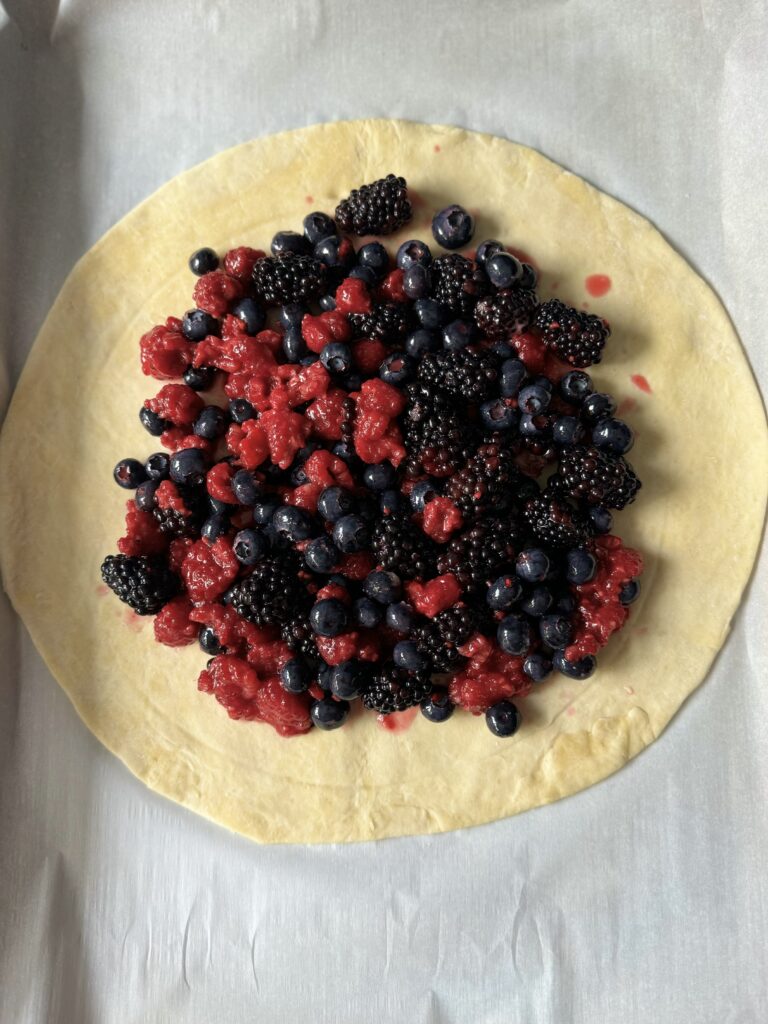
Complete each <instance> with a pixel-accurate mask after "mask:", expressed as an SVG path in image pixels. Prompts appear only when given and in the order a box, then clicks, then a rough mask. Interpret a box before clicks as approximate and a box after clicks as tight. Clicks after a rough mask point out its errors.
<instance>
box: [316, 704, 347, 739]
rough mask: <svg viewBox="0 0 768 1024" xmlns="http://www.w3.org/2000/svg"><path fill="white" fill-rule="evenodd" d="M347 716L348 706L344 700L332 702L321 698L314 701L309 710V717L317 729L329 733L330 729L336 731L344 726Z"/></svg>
mask: <svg viewBox="0 0 768 1024" xmlns="http://www.w3.org/2000/svg"><path fill="white" fill-rule="evenodd" d="M348 715H349V704H348V703H347V701H345V700H333V699H332V698H331V697H323V699H322V700H316V701H315V703H314V704H313V705H312V707H311V708H310V709H309V717H310V718H311V719H312V721H313V723H314V724H315V725H316V726H317V728H318V729H322V730H323V731H324V732H329V731H330V730H331V729H338V728H339V726H342V725H344V723H345V722H346V720H347V717H348Z"/></svg>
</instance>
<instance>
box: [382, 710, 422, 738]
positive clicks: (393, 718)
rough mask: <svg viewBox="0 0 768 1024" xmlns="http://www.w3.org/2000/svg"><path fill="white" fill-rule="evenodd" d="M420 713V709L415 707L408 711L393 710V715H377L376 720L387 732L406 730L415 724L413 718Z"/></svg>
mask: <svg viewBox="0 0 768 1024" xmlns="http://www.w3.org/2000/svg"><path fill="white" fill-rule="evenodd" d="M418 713H419V709H418V708H417V707H413V708H408V709H407V710H406V711H393V712H392V714H391V715H377V716H376V721H377V722H378V723H379V725H380V726H381V728H382V729H386V730H387V732H405V731H406V730H407V729H410V727H411V726H412V725H413V720H414V718H415V717H416V715H418Z"/></svg>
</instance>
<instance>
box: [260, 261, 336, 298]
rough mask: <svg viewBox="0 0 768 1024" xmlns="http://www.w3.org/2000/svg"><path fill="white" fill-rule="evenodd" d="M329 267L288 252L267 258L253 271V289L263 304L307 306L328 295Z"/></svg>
mask: <svg viewBox="0 0 768 1024" xmlns="http://www.w3.org/2000/svg"><path fill="white" fill-rule="evenodd" d="M325 274H326V272H325V267H324V265H323V264H322V263H321V262H320V261H319V260H316V259H314V258H313V257H312V256H302V255H298V254H296V253H293V252H286V253H285V254H284V255H282V256H266V257H264V259H261V260H258V261H257V262H256V264H255V266H254V268H253V287H254V290H255V292H256V295H257V297H258V298H259V299H261V301H262V302H265V303H267V304H269V305H273V306H275V305H279V306H284V305H286V304H287V303H289V302H307V301H308V300H309V299H315V298H317V297H318V296H320V295H323V294H324V293H325V291H326V281H325Z"/></svg>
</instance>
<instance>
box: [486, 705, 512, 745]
mask: <svg viewBox="0 0 768 1024" xmlns="http://www.w3.org/2000/svg"><path fill="white" fill-rule="evenodd" d="M485 724H486V725H487V726H488V728H489V729H490V730H491V732H492V733H493V735H494V736H501V737H504V738H506V737H507V736H514V735H515V733H516V732H517V730H518V729H519V728H520V712H519V711H518V710H517V708H516V707H515V705H514V704H513V703H512V701H511V700H500V701H499V703H498V704H494V705H493V706H492V707H490V708H488V710H487V711H486V712H485Z"/></svg>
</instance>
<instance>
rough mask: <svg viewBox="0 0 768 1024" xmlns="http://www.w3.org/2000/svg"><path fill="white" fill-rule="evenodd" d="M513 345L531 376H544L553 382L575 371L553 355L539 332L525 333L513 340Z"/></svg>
mask: <svg viewBox="0 0 768 1024" xmlns="http://www.w3.org/2000/svg"><path fill="white" fill-rule="evenodd" d="M512 344H513V345H514V346H515V348H516V349H517V354H518V356H519V357H520V359H522V361H523V362H524V363H525V366H526V369H527V370H528V372H529V373H531V374H542V375H543V376H546V377H549V379H550V380H552V381H559V380H561V379H562V378H563V377H564V376H565V375H566V373H569V372H570V371H571V370H572V369H573V367H572V366H569V365H568V364H567V363H563V362H561V361H560V360H559V359H558V358H557V356H555V355H553V353H552V350H551V349H549V348H547V346H546V345H545V344H544V340H543V338H542V337H541V335H540V334H539V333H538V332H535V331H524V332H523V333H522V334H517V335H515V336H514V337H513V338H512Z"/></svg>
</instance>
